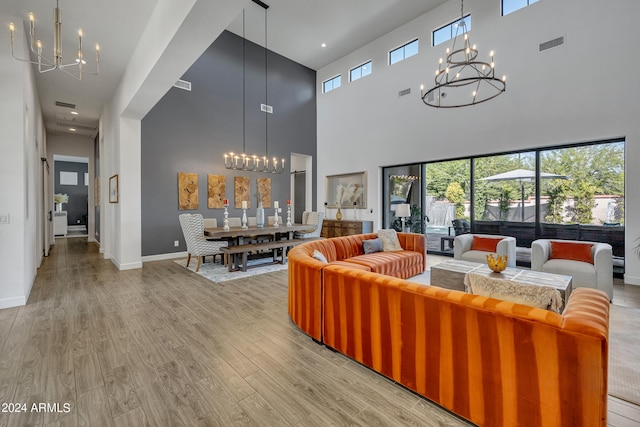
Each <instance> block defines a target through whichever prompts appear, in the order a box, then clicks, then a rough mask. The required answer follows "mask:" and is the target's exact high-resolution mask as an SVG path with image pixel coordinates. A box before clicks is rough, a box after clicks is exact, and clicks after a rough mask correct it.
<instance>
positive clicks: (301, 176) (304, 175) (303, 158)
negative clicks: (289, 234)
mask: <svg viewBox="0 0 640 427" xmlns="http://www.w3.org/2000/svg"><path fill="white" fill-rule="evenodd" d="M290 194H291V203H292V204H293V206H292V211H293V221H294V222H297V223H300V222H302V212H303V211H312V210H313V157H311V156H309V155H305V154H296V153H291V191H290Z"/></svg>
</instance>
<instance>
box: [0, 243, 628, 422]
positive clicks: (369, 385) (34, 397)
mask: <svg viewBox="0 0 640 427" xmlns="http://www.w3.org/2000/svg"><path fill="white" fill-rule="evenodd" d="M286 278H287V273H286V271H280V272H275V273H269V274H264V275H260V276H256V277H253V278H248V279H240V280H236V281H230V282H224V283H222V284H213V283H212V282H209V281H208V280H206V279H203V278H201V277H200V276H198V275H196V274H194V273H191V272H190V271H187V270H186V269H184V268H182V267H180V266H179V265H177V264H176V263H174V262H172V261H159V262H153V263H145V264H144V268H142V269H139V270H132V271H123V272H119V271H117V270H116V269H115V267H114V266H113V265H112V263H111V262H110V261H106V260H103V259H102V258H101V256H100V255H99V254H98V248H97V246H96V245H94V244H87V242H86V239H84V238H75V239H58V240H56V245H55V247H54V249H53V250H52V251H51V254H50V256H49V257H48V258H46V259H45V261H44V262H43V265H42V266H41V268H40V269H39V270H38V276H37V278H36V283H35V285H34V288H33V290H32V292H31V296H30V298H29V302H28V304H27V305H26V306H24V307H16V308H10V309H5V310H0V351H1V353H0V355H1V357H0V402H5V403H9V402H13V403H25V404H26V405H27V411H26V412H14V413H0V426H5V425H8V426H27V425H34V426H67V425H68V426H136V427H137V426H147V425H148V426H220V425H224V426H228V425H250V426H251V425H255V426H274V425H277V426H289V425H291V426H325V425H362V426H370V425H384V426H398V425H403V426H404V425H407V426H441V427H442V426H469V425H470V424H468V423H467V422H465V421H464V420H461V419H460V418H458V417H456V416H455V415H453V414H451V413H449V412H447V411H445V410H443V409H442V408H440V407H438V406H436V405H433V404H432V403H430V402H429V401H427V400H425V399H423V398H421V397H419V396H417V395H415V394H413V393H411V392H409V391H407V390H406V389H404V388H402V387H400V386H398V385H396V384H394V383H392V382H390V381H388V380H387V379H385V378H383V377H382V376H380V375H378V374H376V373H374V372H372V371H371V370H369V369H367V368H365V367H362V366H361V365H359V364H357V363H355V362H353V361H351V360H349V359H348V358H346V357H344V356H342V355H340V354H337V353H334V352H332V351H329V350H327V349H326V348H325V347H323V346H320V345H318V344H317V343H315V342H313V341H312V340H311V339H310V338H309V337H307V336H306V335H304V334H302V333H301V332H300V331H299V330H298V329H297V328H296V326H295V325H293V324H292V323H291V322H290V320H289V318H288V315H287V308H286V296H287V284H286ZM627 288H630V287H629V286H624V285H618V286H617V287H616V296H617V297H618V295H619V298H622V299H623V300H624V302H625V303H628V304H634V302H635V301H636V298H637V297H638V295H640V293H638V294H635V293H634V290H633V289H627ZM631 288H632V287H631ZM637 301H638V305H639V306H640V298H638V299H637ZM33 403H48V404H49V407H48V408H46V409H47V410H43V411H31V405H32V404H33ZM54 404H58V406H57V407H56V406H54ZM65 404H68V406H65ZM67 408H68V410H67ZM638 419H640V410H639V408H638V407H637V406H635V405H631V404H629V403H627V402H624V401H622V400H619V399H614V398H610V399H609V424H610V425H612V426H621V427H622V426H638V425H640V423H638V421H637V420H638Z"/></svg>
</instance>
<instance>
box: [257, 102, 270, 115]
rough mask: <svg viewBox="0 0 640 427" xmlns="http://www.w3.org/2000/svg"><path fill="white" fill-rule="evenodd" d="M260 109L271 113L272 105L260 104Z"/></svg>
mask: <svg viewBox="0 0 640 427" xmlns="http://www.w3.org/2000/svg"><path fill="white" fill-rule="evenodd" d="M260 111H262V112H264V113H269V114H273V107H272V106H271V105H266V104H260Z"/></svg>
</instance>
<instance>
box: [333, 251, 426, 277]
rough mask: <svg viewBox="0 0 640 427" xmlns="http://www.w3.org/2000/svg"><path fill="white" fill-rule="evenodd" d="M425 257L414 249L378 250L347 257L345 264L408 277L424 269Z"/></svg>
mask: <svg viewBox="0 0 640 427" xmlns="http://www.w3.org/2000/svg"><path fill="white" fill-rule="evenodd" d="M423 260H424V257H423V256H422V255H421V254H420V253H418V252H414V251H396V252H376V253H373V254H366V255H358V256H354V257H351V258H348V259H345V260H344V261H345V264H350V265H353V266H358V265H359V266H364V267H367V268H368V269H369V271H373V272H374V273H379V274H384V275H386V276H392V277H399V278H401V279H407V278H409V277H411V276H415V275H416V274H420V273H422V272H423V271H424V267H423Z"/></svg>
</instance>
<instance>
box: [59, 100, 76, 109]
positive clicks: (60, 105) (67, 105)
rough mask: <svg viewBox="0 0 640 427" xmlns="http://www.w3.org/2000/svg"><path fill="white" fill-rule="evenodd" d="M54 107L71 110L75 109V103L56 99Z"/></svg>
mask: <svg viewBox="0 0 640 427" xmlns="http://www.w3.org/2000/svg"><path fill="white" fill-rule="evenodd" d="M56 107H64V108H71V109H72V110H75V109H76V104H70V103H68V102H62V101H56Z"/></svg>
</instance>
